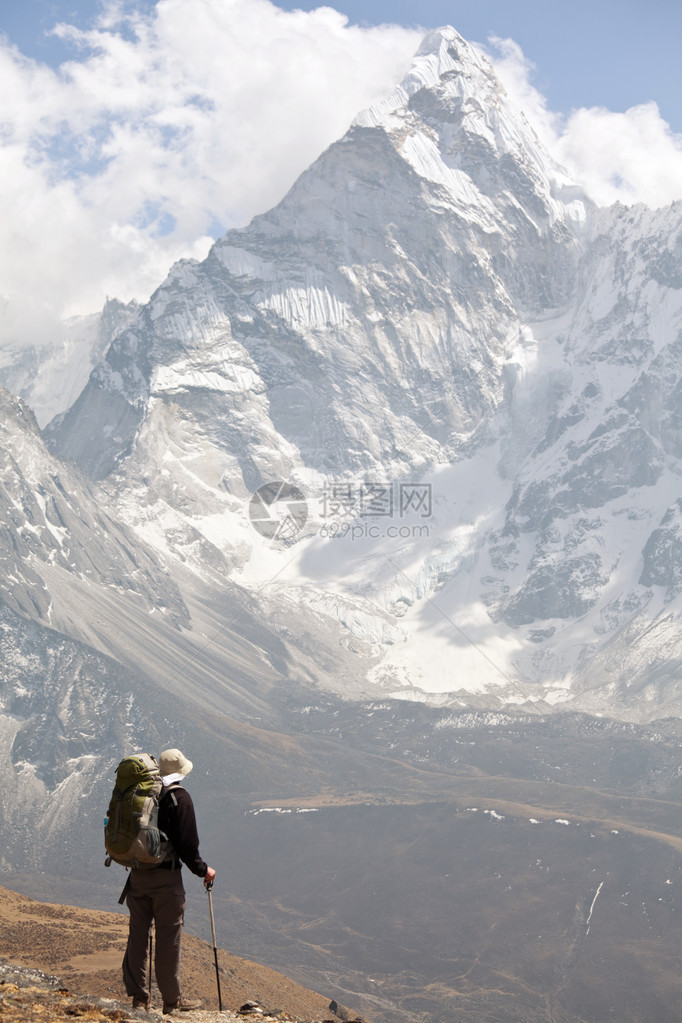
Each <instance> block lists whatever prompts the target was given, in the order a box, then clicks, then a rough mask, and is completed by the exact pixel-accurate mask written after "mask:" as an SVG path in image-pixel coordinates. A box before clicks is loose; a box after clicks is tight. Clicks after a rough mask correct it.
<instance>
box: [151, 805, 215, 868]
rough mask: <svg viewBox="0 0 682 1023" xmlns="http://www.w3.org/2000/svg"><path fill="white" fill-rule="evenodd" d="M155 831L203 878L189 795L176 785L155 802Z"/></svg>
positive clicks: (193, 814) (192, 808) (202, 862)
mask: <svg viewBox="0 0 682 1023" xmlns="http://www.w3.org/2000/svg"><path fill="white" fill-rule="evenodd" d="M159 830H160V831H163V832H164V833H165V834H166V835H168V839H169V841H170V843H171V845H172V846H173V849H174V850H175V853H176V854H177V856H178V857H179V858H180V859H181V860H182V862H183V863H184V864H185V865H186V866H187V867H189V869H190V870H191V871H192V873H193V874H196V875H197V877H205V876H206V871H207V870H208V865H207V864H206V863H205V862H204V860H202V858H201V856H200V855H199V833H198V831H197V819H196V816H195V813H194V803H193V802H192V797H191V796H190V794H189V792H187V790H186V789H183V788H182V786H180V785H171V786H170V787H169V788H168V791H167V792H164V794H163V795H162V797H161V799H160V801H159Z"/></svg>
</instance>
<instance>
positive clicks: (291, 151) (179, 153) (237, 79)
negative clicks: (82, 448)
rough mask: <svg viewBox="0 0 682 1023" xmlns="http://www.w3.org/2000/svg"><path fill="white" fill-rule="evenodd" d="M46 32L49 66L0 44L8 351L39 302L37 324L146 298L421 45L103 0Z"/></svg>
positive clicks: (311, 16) (316, 147)
mask: <svg viewBox="0 0 682 1023" xmlns="http://www.w3.org/2000/svg"><path fill="white" fill-rule="evenodd" d="M56 31H57V33H58V34H59V35H60V36H61V37H62V38H63V39H64V40H65V41H67V42H68V43H69V44H71V45H72V46H73V48H74V57H73V59H71V60H70V61H69V62H68V63H65V64H63V65H62V66H61V67H60V68H59V69H58V71H53V70H51V69H50V68H47V67H45V66H41V65H39V64H37V63H35V62H33V61H30V60H27V59H25V58H24V57H22V55H21V54H20V53H19V52H18V51H17V50H16V49H14V48H11V47H9V46H8V45H7V43H6V42H5V43H2V41H0V89H1V90H2V94H3V95H5V96H8V95H11V96H12V97H13V102H12V104H11V105H6V106H5V108H4V110H3V112H2V114H0V139H2V143H3V145H2V148H0V180H2V183H3V185H2V200H1V201H2V216H0V293H1V294H4V295H5V296H7V297H8V298H9V306H8V309H9V313H7V314H6V315H5V317H4V326H5V333H6V334H7V333H8V332H9V334H10V335H11V336H10V338H9V341H11V342H14V343H18V342H20V341H21V337H19V336H18V332H19V331H20V330H21V321H22V320H23V309H24V308H25V307H26V306H27V305H30V306H32V307H33V309H34V310H36V309H38V308H39V307H40V308H41V313H40V315H38V314H37V313H36V314H35V315H33V316H32V322H33V324H34V327H35V325H36V324H39V323H40V324H44V323H45V322H47V321H49V318H50V316H52V317H59V316H68V315H72V314H74V313H86V312H89V311H92V310H96V309H98V308H101V306H102V304H103V302H104V299H105V297H106V295H107V294H109V295H111V296H116V297H118V298H122V299H125V300H127V299H130V298H138V299H145V298H146V297H147V296H148V295H149V293H150V292H151V290H152V289H153V288H154V287H155V286H156V285H158V284H159V283H160V282H161V281H162V280H163V278H164V277H165V274H166V273H167V271H168V268H169V266H170V265H171V263H172V262H173V261H174V260H176V259H178V258H181V257H185V256H196V257H201V256H203V255H204V254H205V253H206V251H207V249H208V246H209V244H210V241H211V240H212V239H211V237H210V235H211V234H215V233H216V231H218V230H221V231H222V230H225V229H227V228H228V227H232V226H237V225H240V224H244V223H247V222H248V221H249V220H250V219H251V217H252V216H253V215H254V214H256V213H259V212H264V211H265V210H267V209H268V208H270V207H271V206H272V205H273V204H274V203H276V202H277V201H278V200H279V199H280V198H281V197H282V195H283V194H284V193H285V192H286V190H287V189H288V188H289V186H290V185H291V184H292V183H293V181H294V180H295V178H296V177H297V176H298V174H299V173H300V172H301V171H302V170H303V169H304V168H305V167H306V166H307V165H308V164H310V163H311V162H312V161H313V160H314V159H315V158H316V157H317V156H318V155H319V153H320V152H321V151H322V150H323V149H324V148H325V147H326V146H327V145H329V144H330V143H331V142H332V141H333V140H334V139H336V138H338V137H339V136H341V135H342V134H343V132H344V131H345V130H346V128H347V127H348V125H349V124H350V122H351V120H352V118H353V117H354V116H355V114H356V113H357V111H358V110H359V109H361V108H362V107H365V106H367V105H369V104H370V103H372V102H374V101H375V100H376V99H377V98H378V97H379V96H382V95H383V94H384V93H385V92H387V91H390V90H391V88H392V87H393V86H394V84H395V82H396V81H398V80H399V78H400V77H401V75H402V73H403V71H404V69H405V67H406V65H407V63H408V61H409V59H410V57H411V55H412V53H413V52H414V50H415V49H416V46H417V45H418V42H419V35H418V34H417V33H415V32H413V31H411V30H407V29H403V28H400V27H397V26H392V27H391V26H388V27H378V28H366V29H362V28H358V27H350V26H348V25H347V22H346V19H345V18H344V17H343V16H342V15H340V14H338V13H337V12H336V11H333V10H332V9H330V8H321V9H319V10H317V11H313V12H310V13H305V12H302V11H294V12H285V11H282V10H280V9H279V8H277V7H275V6H274V5H273V4H271V3H270V2H269V0H159V3H158V4H157V5H156V6H155V8H154V9H153V10H152V11H151V13H147V14H145V13H142V12H137V13H133V14H132V15H130V14H128V15H120V14H119V5H116V3H114V2H112V3H110V4H109V5H108V6H107V7H105V11H104V14H103V15H102V17H101V18H100V20H99V22H98V24H97V27H96V28H94V29H93V30H91V31H86V32H81V31H78V30H76V29H75V28H73V27H71V26H68V25H60V26H58V28H57V29H56ZM12 310H14V311H15V313H16V315H14V316H12V315H11V312H12ZM45 317H47V321H46V319H45ZM39 333H40V332H39V331H36V330H35V329H32V330H31V335H32V336H31V340H32V341H33V342H35V340H36V334H39ZM44 337H45V341H48V340H49V331H46V332H44ZM26 340H28V339H26ZM5 341H6V342H7V337H6V338H5Z"/></svg>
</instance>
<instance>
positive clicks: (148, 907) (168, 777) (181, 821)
mask: <svg viewBox="0 0 682 1023" xmlns="http://www.w3.org/2000/svg"><path fill="white" fill-rule="evenodd" d="M192 767H193V764H192V762H191V761H190V760H188V759H187V757H186V756H184V754H183V753H181V752H180V750H178V749H167V750H165V752H163V753H162V754H161V756H160V758H159V772H160V774H161V780H162V782H163V794H162V796H161V798H160V802H159V829H160V830H161V831H163V832H164V833H165V834H166V835H167V836H168V839H169V841H170V843H171V846H172V852H171V854H170V858H167V859H166V860H164V861H163V862H162V863H160V864H159V865H158V866H156V867H152V868H151V869H143V868H138V867H132V868H131V870H130V874H129V875H128V881H127V883H126V889H127V891H126V903H127V906H128V909H129V911H130V924H129V929H128V945H127V948H126V954H125V958H124V959H123V982H124V984H125V988H126V991H127V993H128V994H129V995H131V996H132V999H133V1008H140V1009H142V1008H144V1009H148V1008H149V989H150V986H151V977H150V978H147V947H148V942H149V936H150V932H151V926H152V921H153V922H154V925H155V929H156V953H155V957H154V969H155V973H156V981H157V983H158V985H159V990H160V991H161V996H162V998H163V1012H164V1014H168V1013H171V1012H173V1010H175V1009H177V1010H178V1011H181V1012H187V1011H189V1010H191V1009H198V1008H199V1007H200V1006H201V1002H199V1001H190V1000H188V999H186V998H183V996H182V993H181V985H180V938H181V935H182V925H183V921H184V916H185V889H184V886H183V883H182V875H181V867H182V863H184V864H185V866H186V867H188V869H189V870H191V871H192V873H193V874H196V875H197V877H203V879H204V884H205V885H206V886H207V887H208V886H209V885H211V884H212V882H213V879H214V877H215V870H214V869H213V868H212V867H209V866H208V865H207V864H206V863H205V862H204V861H203V860H202V858H201V856H200V855H199V835H198V833H197V823H196V817H195V815H194V804H193V802H192V797H191V796H190V794H189V792H187V791H186V790H185V789H184V788H182V785H181V784H180V783H181V782H182V780H183V779H184V778H186V777H187V775H188V774H189V772H190V771H191V770H192ZM181 861H182V862H181ZM150 966H151V964H150Z"/></svg>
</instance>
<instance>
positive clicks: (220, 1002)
mask: <svg viewBox="0 0 682 1023" xmlns="http://www.w3.org/2000/svg"><path fill="white" fill-rule="evenodd" d="M204 887H205V888H206V894H207V895H208V911H209V913H210V915H211V937H212V938H213V961H214V962H215V979H216V983H217V985H218V1009H219V1010H220V1012H222V1011H223V999H222V995H221V994H220V973H219V970H218V949H217V947H216V941H215V921H214V919H213V897H212V895H211V888H212V887H213V881H209V882H208V884H205V885H204Z"/></svg>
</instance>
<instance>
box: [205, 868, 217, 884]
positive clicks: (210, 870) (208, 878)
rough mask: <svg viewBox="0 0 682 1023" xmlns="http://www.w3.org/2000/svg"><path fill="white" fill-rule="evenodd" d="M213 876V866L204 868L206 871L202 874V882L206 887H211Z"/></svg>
mask: <svg viewBox="0 0 682 1023" xmlns="http://www.w3.org/2000/svg"><path fill="white" fill-rule="evenodd" d="M214 878H215V870H214V869H213V867H208V869H207V870H206V873H205V874H204V884H205V886H206V887H207V888H210V887H211V885H212V884H213V880H214Z"/></svg>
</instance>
